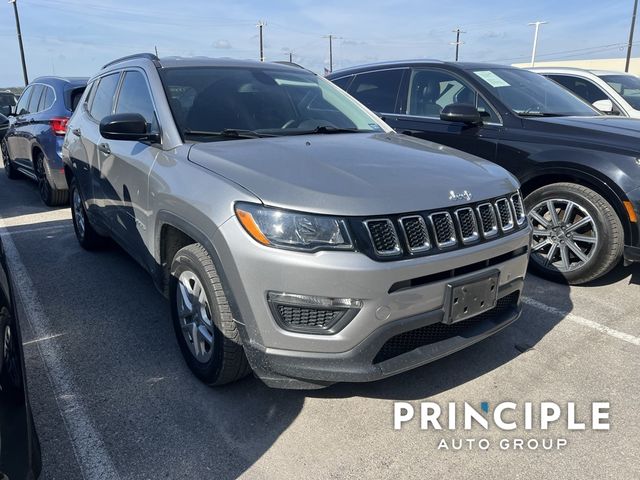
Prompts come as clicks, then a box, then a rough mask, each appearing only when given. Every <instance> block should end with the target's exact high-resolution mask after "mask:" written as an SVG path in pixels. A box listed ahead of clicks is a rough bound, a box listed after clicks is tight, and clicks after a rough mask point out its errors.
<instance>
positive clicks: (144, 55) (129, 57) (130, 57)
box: [102, 53, 160, 69]
mask: <svg viewBox="0 0 640 480" xmlns="http://www.w3.org/2000/svg"><path fill="white" fill-rule="evenodd" d="M134 58H146V59H148V60H152V61H154V62H159V61H160V59H159V58H158V57H157V56H156V55H154V54H153V53H134V54H133V55H127V56H126V57H121V58H117V59H116V60H113V61H112V62H109V63H107V64H105V65H103V66H102V68H103V69H105V68H107V67H109V66H111V65H114V64H116V63H120V62H124V61H126V60H133V59H134Z"/></svg>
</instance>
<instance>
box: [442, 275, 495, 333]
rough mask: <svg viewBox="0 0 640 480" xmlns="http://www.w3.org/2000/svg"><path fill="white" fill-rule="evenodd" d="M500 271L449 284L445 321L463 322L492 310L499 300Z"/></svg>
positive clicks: (450, 322) (449, 322)
mask: <svg viewBox="0 0 640 480" xmlns="http://www.w3.org/2000/svg"><path fill="white" fill-rule="evenodd" d="M499 279H500V271H498V270H494V271H491V272H489V273H483V274H482V275H480V276H477V277H473V278H469V279H465V280H462V281H459V282H451V283H449V284H448V285H447V292H446V302H445V305H446V306H447V307H448V308H447V310H446V311H445V318H444V323H448V324H452V323H457V322H461V321H463V320H466V319H468V318H471V317H474V316H476V315H479V314H480V313H483V312H486V311H487V310H491V309H492V308H494V307H495V306H496V303H497V302H498V286H499Z"/></svg>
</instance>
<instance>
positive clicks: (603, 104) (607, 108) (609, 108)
mask: <svg viewBox="0 0 640 480" xmlns="http://www.w3.org/2000/svg"><path fill="white" fill-rule="evenodd" d="M592 105H593V106H594V107H595V108H597V109H598V110H600V111H601V112H602V113H607V114H609V115H611V114H612V113H613V102H612V101H611V100H609V99H608V98H606V99H604V100H596V101H595V102H593V103H592Z"/></svg>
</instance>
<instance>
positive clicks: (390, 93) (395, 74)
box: [349, 68, 405, 113]
mask: <svg viewBox="0 0 640 480" xmlns="http://www.w3.org/2000/svg"><path fill="white" fill-rule="evenodd" d="M404 71H405V69H400V68H397V69H394V70H381V71H377V72H368V73H360V74H358V75H356V77H355V78H354V79H353V82H352V83H351V86H350V87H349V93H350V94H351V95H353V96H354V97H356V98H357V99H358V100H360V102H362V103H364V104H365V105H366V106H367V107H368V108H370V109H371V110H373V111H374V112H377V113H395V111H396V100H397V98H398V92H399V90H400V83H401V82H402V75H403V74H404Z"/></svg>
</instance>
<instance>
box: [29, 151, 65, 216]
mask: <svg viewBox="0 0 640 480" xmlns="http://www.w3.org/2000/svg"><path fill="white" fill-rule="evenodd" d="M45 161H46V159H45V157H44V154H43V153H42V152H40V151H38V152H37V153H36V158H35V159H34V167H35V173H36V177H37V179H38V191H39V192H40V198H41V199H42V201H43V202H44V204H45V205H47V206H48V207H58V206H60V205H68V204H69V190H58V189H55V188H53V187H52V186H51V184H50V183H49V179H48V177H47V170H46V168H44V162H45Z"/></svg>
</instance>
